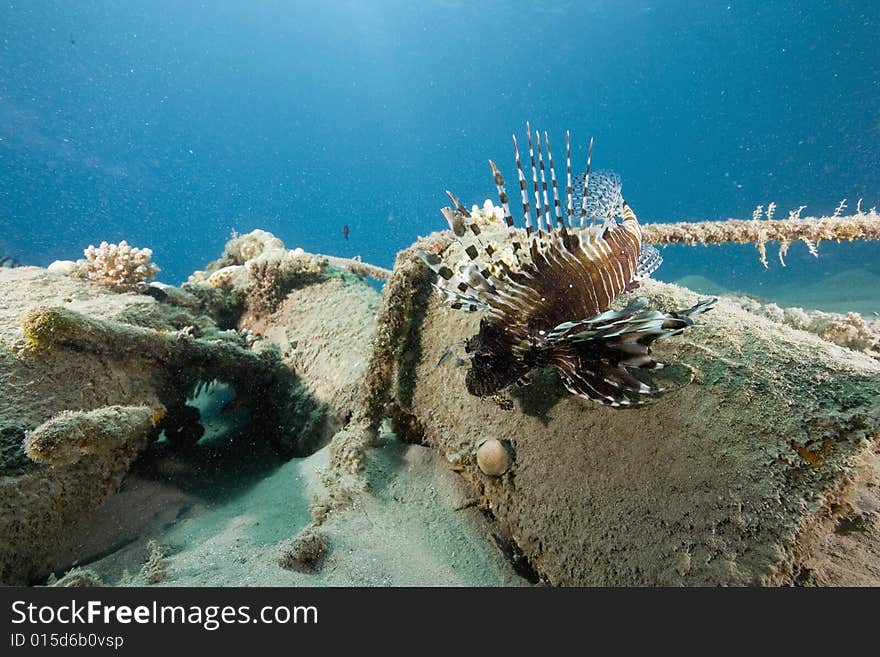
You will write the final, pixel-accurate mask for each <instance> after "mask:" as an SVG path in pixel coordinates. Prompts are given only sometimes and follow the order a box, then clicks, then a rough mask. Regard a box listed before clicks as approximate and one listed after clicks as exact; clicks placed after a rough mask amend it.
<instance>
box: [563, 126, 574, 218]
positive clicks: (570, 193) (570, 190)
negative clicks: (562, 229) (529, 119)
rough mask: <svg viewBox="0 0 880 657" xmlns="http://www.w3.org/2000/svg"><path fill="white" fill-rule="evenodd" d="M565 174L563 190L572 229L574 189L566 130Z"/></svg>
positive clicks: (568, 138)
mask: <svg viewBox="0 0 880 657" xmlns="http://www.w3.org/2000/svg"><path fill="white" fill-rule="evenodd" d="M565 172H566V176H567V179H568V185H567V187H566V190H565V200H566V211H567V213H568V227H569V228H574V187H573V186H572V184H571V133H570V132H569V131H568V130H566V131H565Z"/></svg>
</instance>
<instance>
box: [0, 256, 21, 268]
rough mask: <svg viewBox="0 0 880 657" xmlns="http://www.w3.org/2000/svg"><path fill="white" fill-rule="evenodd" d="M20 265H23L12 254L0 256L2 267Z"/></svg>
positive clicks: (0, 265)
mask: <svg viewBox="0 0 880 657" xmlns="http://www.w3.org/2000/svg"><path fill="white" fill-rule="evenodd" d="M19 266H21V263H20V262H19V261H18V260H16V259H15V258H13V257H12V256H3V257H2V258H0V268H2V269H14V268H15V267H19Z"/></svg>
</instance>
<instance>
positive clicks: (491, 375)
mask: <svg viewBox="0 0 880 657" xmlns="http://www.w3.org/2000/svg"><path fill="white" fill-rule="evenodd" d="M526 130H527V132H528V139H527V142H528V148H529V159H530V163H531V168H532V192H533V195H534V201H535V211H536V223H537V230H535V223H533V221H532V216H531V203H530V200H529V190H528V184H527V181H526V177H525V175H524V173H523V168H522V162H521V158H520V153H519V147H518V144H517V141H516V137H514V139H513V144H514V156H515V159H516V165H517V176H518V181H519V187H520V196H521V200H522V208H523V219H524V223H525V230H524V231H522V230H519V229H517V228H516V227H515V225H514V222H513V219H512V217H511V214H510V205H509V199H508V196H507V192H506V190H505V187H504V179H503V177H502V175H501V172H500V171H499V169H498V167H496V166H495V164H494V163H493V162H491V161H490V166H491V168H492V174H493V177H494V180H495V184H496V187H497V189H498V196H499V199H500V201H501V205H502V208H503V212H504V222H505V224H506V226H507V230H508V235H507V240H508V241H509V243H510V246H511V247H512V252H513V256H514V258H515V260H516V262H514V263H511V262H510V261H509V260H507V261H506V260H504V259H502V258H500V257H498V254H497V248H496V246H497V245H494V246H493V244H492V243H489V242H487V241H486V239H485V236H484V235H483V234H482V231H481V229H480V228H479V226H478V225H477V220H476V219H477V218H476V217H475V216H473V215H472V214H471V213H470V212H469V211H468V210H467V209H466V208H465V207H464V206H463V205H462V204H461V203H460V202H459V201H458V199H456V198H455V196H453V195H452V194H451V193H449V192H447V194H449V197H450V198H451V199H452V201H453V203H454V204H455V208H454V209H452V208H444V209H443V215H444V216H445V217H446V219H447V221H448V222H449V224H450V226H451V227H453V228H455V227H458V228H459V230H458V231H457V232H456V235H457V239H458V241H459V242H460V244H461V246H462V248H463V250H464V253H465V254H466V258H467V260H465V261H463V262H460V263H458V264H452V265H450V264H447V263H445V262H444V261H443V259H442V258H440V257H439V256H436V255H432V254H422V257H423V260H424V261H425V262H426V263H427V264H428V266H429V267H431V269H433V270H434V271H435V272H436V273H437V274H438V275H439V277H440V280H439V283H438V289H439V291H440V293H441V296H442V297H443V299H444V301H445V302H446V303H448V304H449V305H450V306H452V307H454V308H461V309H465V310H471V311H473V310H483V311H485V312H486V316H485V317H484V318H483V320H482V322H481V324H480V333H479V334H478V335H476V336H474V337H473V338H471V340H469V341H468V346H467V350H468V353H469V354H470V355H471V368H470V370H469V371H468V375H467V385H468V389H469V390H470V391H471V392H472V393H473V394H475V395H479V396H487V395H492V394H494V393H496V392H499V391H500V390H502V389H503V388H505V387H506V386H508V385H510V384H511V383H513V382H515V381H517V380H519V379H520V378H522V377H523V376H524V375H526V374H527V373H528V372H529V371H531V370H532V369H534V368H537V367H545V366H553V367H555V368H556V369H557V371H558V372H559V374H560V376H561V378H562V380H563V382H564V383H565V385H566V386H567V387H568V388H569V390H571V391H572V392H574V393H576V394H580V395H583V396H585V397H588V398H590V399H594V400H596V401H599V402H601V403H605V404H608V405H611V406H630V405H637V404H639V403H642V401H644V399H645V398H647V397H650V396H651V395H655V394H658V393H659V392H660V389H658V388H653V387H651V386H649V385H646V384H644V383H642V382H641V381H639V380H638V379H636V378H635V377H634V376H632V374H631V373H630V372H629V371H628V369H632V368H649V367H654V366H656V363H654V361H653V360H652V359H651V358H650V356H649V355H648V354H649V351H650V350H649V348H648V345H649V344H650V343H651V342H653V340H655V339H657V338H659V337H665V336H667V335H672V334H674V333H676V332H679V331H681V330H683V328H684V327H686V326H689V325H690V324H692V323H693V322H692V320H691V319H690V316H691V315H696V314H698V313H699V312H703V311H704V310H706V309H708V308H709V307H711V306H710V304H708V303H707V304H702V305H700V304H698V306H695V307H694V308H692V309H689V310H688V311H682V312H681V313H676V314H672V315H663V314H662V313H657V312H656V311H643V306H641V305H640V306H638V307H633V308H630V309H628V310H629V311H630V312H609V311H608V309H609V307H610V306H611V302H612V301H613V300H614V299H615V298H616V297H617V296H619V295H620V294H621V293H623V292H625V291H630V290H633V289H635V288H636V287H638V284H639V281H640V280H642V279H643V278H645V277H647V276H649V275H650V274H651V273H652V272H653V271H654V270H655V269H656V268H657V267H658V266H659V264H660V262H661V259H660V257H659V254H658V253H657V251H656V249H653V247H645V246H643V244H642V232H641V229H640V227H639V222H638V219H637V218H636V215H635V213H634V212H633V211H632V209H631V208H630V207H629V205H628V204H627V203H626V202H625V201H624V200H623V197H622V196H621V195H620V182H619V179H617V177H616V176H615V175H613V174H593V177H592V178H591V176H590V163H591V159H592V140H591V141H590V146H589V154H588V158H587V170H586V173H585V174H584V176H583V179H582V180H583V186H582V190H581V199H580V206H581V212H580V217H579V220H578V222H577V223H576V222H575V216H574V215H575V213H574V203H575V199H574V196H575V193H574V192H575V187H574V185H573V184H572V177H571V146H570V144H571V141H570V137H569V135H568V134H566V170H567V171H566V173H567V183H568V184H567V188H566V201H567V203H566V210H567V221H566V219H565V218H563V216H562V211H561V207H560V206H561V201H560V198H559V191H558V183H557V179H556V172H555V170H554V166H553V155H552V151H551V150H550V141H549V137H548V135H547V133H544V140H543V146H544V147H546V149H547V161H548V164H549V168H550V181H551V186H552V191H553V200H554V202H553V206H554V208H553V215H554V216H553V217H552V218H551V210H550V203H549V195H548V188H547V179H546V172H545V169H544V157H543V153H542V141H541V134H540V133H539V132H536V133H535V140H534V143H535V144H537V146H538V154H537V160H536V158H535V151H534V147H533V141H532V133H531V128H530V126H529V124H528V123H527V124H526ZM539 171H540V184H539V177H538V172H539ZM578 185H580V181H578ZM462 227H463V230H462ZM630 327H633V328H635V329H636V330H637V331H638V332H637V333H634V332H633V331H632V330H629V328H630ZM618 347H619V348H618Z"/></svg>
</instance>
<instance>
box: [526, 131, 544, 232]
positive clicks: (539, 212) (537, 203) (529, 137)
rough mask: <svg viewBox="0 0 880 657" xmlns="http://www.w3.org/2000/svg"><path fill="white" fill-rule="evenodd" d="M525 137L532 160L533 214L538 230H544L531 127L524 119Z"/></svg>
mask: <svg viewBox="0 0 880 657" xmlns="http://www.w3.org/2000/svg"><path fill="white" fill-rule="evenodd" d="M526 139H527V141H528V144H529V159H530V160H531V161H532V187H533V188H534V190H535V214H536V215H537V216H538V232H539V233H540V232H542V231H543V230H544V209H543V207H542V206H541V195H540V194H539V193H538V169H537V167H536V166H535V149H534V148H533V147H532V128H531V126H530V125H529V122H528V121H526Z"/></svg>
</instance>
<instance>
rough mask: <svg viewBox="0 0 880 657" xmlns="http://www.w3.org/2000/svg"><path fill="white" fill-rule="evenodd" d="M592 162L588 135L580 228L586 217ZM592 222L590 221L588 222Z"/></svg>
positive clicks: (591, 142)
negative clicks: (588, 146)
mask: <svg viewBox="0 0 880 657" xmlns="http://www.w3.org/2000/svg"><path fill="white" fill-rule="evenodd" d="M592 162H593V138H592V137H590V148H589V150H588V151H587V172H586V173H585V174H584V191H583V194H582V195H581V228H583V227H584V223H585V222H586V219H587V196H589V191H588V190H589V188H590V165H591V164H592ZM590 223H591V224H592V221H591V222H590Z"/></svg>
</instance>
